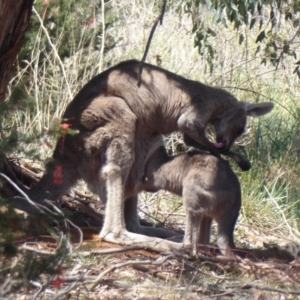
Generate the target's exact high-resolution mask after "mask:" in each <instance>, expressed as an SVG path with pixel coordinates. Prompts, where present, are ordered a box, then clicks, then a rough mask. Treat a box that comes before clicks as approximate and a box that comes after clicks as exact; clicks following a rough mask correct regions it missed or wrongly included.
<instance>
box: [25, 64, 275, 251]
mask: <svg viewBox="0 0 300 300" xmlns="http://www.w3.org/2000/svg"><path fill="white" fill-rule="evenodd" d="M139 68H140V62H139V61H135V60H129V61H125V62H122V63H120V64H118V65H116V66H113V67H111V68H110V69H108V70H106V71H104V72H103V73H101V74H99V75H98V76H96V77H94V78H93V79H92V80H90V81H89V82H88V83H87V84H86V85H85V86H84V87H83V88H82V89H81V90H80V91H79V93H78V94H77V95H76V96H75V98H74V99H73V101H71V103H70V104H69V105H68V107H67V109H66V111H65V113H64V114H63V116H62V118H63V122H64V123H67V124H69V125H68V126H70V127H71V128H72V129H74V130H76V131H77V132H78V133H77V134H75V135H71V134H70V135H66V136H64V137H63V138H60V139H59V140H58V142H57V145H56V148H55V150H54V154H53V164H52V167H51V169H50V170H49V171H48V172H47V173H46V174H45V175H44V176H43V177H42V179H41V180H40V181H39V183H38V184H36V185H35V186H34V187H33V188H32V189H31V190H30V191H29V197H30V198H31V199H32V200H34V201H36V202H38V203H42V202H43V201H44V199H45V198H47V199H56V198H58V197H59V196H61V195H62V194H64V193H65V192H67V191H68V189H69V188H70V187H71V186H73V185H74V184H75V183H76V181H77V180H78V179H83V180H85V181H86V182H87V184H88V185H89V187H90V189H91V190H92V191H93V192H95V193H97V194H98V195H99V197H100V198H101V199H103V200H104V201H105V202H106V210H105V219H104V225H103V227H102V230H101V232H100V236H101V237H102V238H104V239H105V240H106V241H110V242H116V243H122V244H130V245H132V244H134V243H139V245H142V242H145V245H147V246H149V247H152V246H153V247H154V248H155V247H157V244H158V240H155V239H154V238H150V237H146V236H142V235H139V234H136V233H140V234H144V233H146V234H148V235H152V236H159V237H166V236H168V234H166V232H165V231H162V230H158V229H156V228H151V229H150V228H143V227H141V226H140V225H139V220H138V216H137V190H136V186H137V185H138V183H139V182H140V181H141V178H142V175H143V170H144V165H145V162H146V161H147V158H148V157H149V156H150V155H151V154H152V153H153V152H154V151H155V149H156V148H157V147H158V146H159V145H161V140H162V135H163V134H169V133H171V132H174V131H178V130H180V131H181V132H183V133H184V134H185V135H187V136H189V137H190V138H191V139H193V140H195V141H196V142H197V143H199V144H201V145H203V146H204V147H205V148H206V149H208V150H209V151H210V152H211V153H213V154H214V155H216V156H219V155H220V154H219V152H227V151H228V150H229V149H230V147H231V145H232V143H233V142H234V141H235V139H236V138H237V137H238V136H239V135H240V134H241V133H242V132H243V131H244V127H245V124H246V119H247V116H261V115H264V114H266V113H268V112H270V111H271V110H272V108H273V104H272V103H260V104H250V103H246V102H239V101H238V100H237V99H236V98H235V97H234V96H233V95H231V94H230V93H228V92H227V91H225V90H222V89H218V88H213V87H209V86H207V85H205V84H202V83H200V82H197V81H192V80H188V79H186V78H183V77H181V76H178V75H176V74H174V73H171V72H169V71H167V70H164V69H162V68H159V67H156V66H153V65H150V64H144V67H143V73H142V78H141V86H138V79H139ZM208 123H212V124H213V126H214V127H215V130H216V138H217V143H215V144H213V143H211V142H210V141H209V140H208V139H207V137H206V136H205V128H206V126H207V125H208ZM57 175H59V180H56V177H57ZM125 199H126V202H125ZM124 202H125V203H124ZM125 219H126V223H125ZM126 226H127V229H128V230H130V231H132V232H129V231H128V230H127V229H126ZM133 232H135V233H133ZM159 241H160V242H161V243H160V245H163V243H162V240H159ZM151 242H152V244H151V245H152V246H151V245H150V244H149V243H151ZM174 244H176V243H173V244H172V246H174ZM165 245H167V244H165ZM162 248H163V247H162ZM166 248H168V246H166V247H165V249H166ZM169 248H170V247H169Z"/></svg>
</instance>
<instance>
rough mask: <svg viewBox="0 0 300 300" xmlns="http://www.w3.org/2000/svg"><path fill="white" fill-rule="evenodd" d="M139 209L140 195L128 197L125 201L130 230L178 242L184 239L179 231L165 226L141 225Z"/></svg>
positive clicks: (127, 222) (127, 225)
mask: <svg viewBox="0 0 300 300" xmlns="http://www.w3.org/2000/svg"><path fill="white" fill-rule="evenodd" d="M137 211H138V197H137V196H133V197H130V198H127V199H126V201H125V222H126V228H127V229H128V230H129V231H131V232H135V233H139V234H144V235H147V236H153V237H159V238H162V239H170V240H172V241H176V242H181V241H182V235H181V234H179V233H177V232H174V231H171V230H167V229H164V228H157V227H150V226H141V225H140V220H139V217H138V212H137Z"/></svg>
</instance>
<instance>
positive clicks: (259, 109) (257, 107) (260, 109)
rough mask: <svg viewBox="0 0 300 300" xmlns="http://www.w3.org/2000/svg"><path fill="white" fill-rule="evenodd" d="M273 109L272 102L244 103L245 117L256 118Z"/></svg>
mask: <svg viewBox="0 0 300 300" xmlns="http://www.w3.org/2000/svg"><path fill="white" fill-rule="evenodd" d="M273 107H274V104H273V103H272V102H262V103H247V102H244V108H245V111H246V113H247V116H250V117H255V118H258V117H260V116H263V115H265V114H267V113H269V112H270V111H271V110H272V109H273Z"/></svg>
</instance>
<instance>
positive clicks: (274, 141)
mask: <svg viewBox="0 0 300 300" xmlns="http://www.w3.org/2000/svg"><path fill="white" fill-rule="evenodd" d="M110 4H111V5H112V6H113V11H114V12H115V13H116V14H117V18H118V20H119V21H118V23H117V24H116V26H114V27H109V28H105V36H106V37H108V36H112V37H114V39H115V40H116V41H118V43H117V45H116V47H115V48H114V49H113V50H110V51H109V52H107V53H105V52H104V51H103V44H101V45H100V46H101V47H100V48H99V49H100V51H94V50H93V49H92V48H87V49H82V48H81V47H80V43H81V41H76V42H77V44H74V50H73V55H72V56H71V57H69V58H68V59H65V60H63V61H62V60H60V58H59V57H58V56H57V51H56V49H58V48H59V47H60V46H61V45H62V43H63V42H64V41H63V38H62V37H61V38H59V39H57V40H51V37H50V36H49V37H48V33H49V32H48V31H47V28H46V27H44V26H43V25H42V23H41V27H40V30H39V31H38V33H37V38H36V42H35V44H34V46H33V48H32V55H31V60H30V61H27V62H26V67H25V68H23V69H20V70H19V72H18V74H17V75H16V77H15V78H14V80H13V83H14V85H18V84H22V83H24V82H25V83H26V93H27V94H28V95H29V96H30V98H31V100H32V103H33V105H32V106H31V107H29V109H25V110H17V111H16V112H15V113H14V114H13V115H11V116H10V118H7V120H6V121H5V124H4V125H5V128H7V134H9V131H10V130H13V129H15V128H17V129H18V131H19V135H20V138H21V139H23V140H24V141H26V140H27V139H28V138H31V139H32V138H35V137H37V139H36V140H33V142H31V143H30V144H28V143H21V145H22V147H23V148H22V147H21V149H22V151H21V150H19V151H18V155H21V156H22V157H27V156H28V153H29V151H31V150H35V151H36V152H35V154H38V155H37V156H39V157H41V158H43V159H44V158H45V157H49V156H51V151H52V149H51V148H50V147H49V143H50V144H52V145H53V144H54V141H55V139H54V138H53V137H51V136H49V135H48V132H49V129H50V128H51V124H52V122H53V121H54V120H55V119H57V118H60V116H61V115H62V113H63V112H64V110H65V108H66V106H67V104H68V103H69V102H70V101H71V99H72V97H73V96H74V95H75V94H76V93H77V92H78V91H79V89H80V88H81V87H82V86H83V85H84V84H85V83H86V82H87V81H88V80H89V79H90V78H92V77H93V76H94V75H95V74H96V73H98V72H100V71H101V70H102V69H105V68H107V67H108V66H110V65H113V64H116V63H118V62H120V61H122V60H125V59H130V58H136V59H141V58H142V55H143V51H144V48H145V45H146V42H147V39H148V35H149V32H150V29H151V27H152V25H153V21H154V20H155V19H156V17H157V15H158V9H157V3H156V2H151V1H124V0H122V1H118V0H113V1H111V2H110ZM174 5H175V4H174ZM175 10H176V7H175V6H172V7H169V9H168V10H167V12H166V14H165V17H164V23H163V26H158V28H157V30H156V32H155V36H154V39H153V41H152V44H151V47H150V51H149V55H148V57H147V61H148V62H150V63H153V64H159V65H161V66H162V67H163V68H166V69H168V70H170V71H172V72H175V73H178V74H180V75H183V76H186V77H188V78H190V79H195V80H201V81H202V82H204V83H206V84H210V85H216V86H221V87H224V88H226V89H228V90H229V91H230V92H232V93H233V94H235V95H236V96H237V97H238V98H239V99H241V100H246V101H250V102H256V101H259V102H261V101H274V103H275V104H276V105H275V109H274V112H272V114H270V116H267V117H265V118H263V119H262V120H260V121H257V120H253V121H251V122H250V123H249V127H250V133H249V134H248V135H247V136H244V137H243V138H242V140H241V141H239V143H238V144H239V147H238V149H240V150H241V151H244V152H245V153H246V154H247V156H248V157H249V158H250V160H251V161H252V164H253V168H252V169H251V170H250V171H249V172H247V173H241V172H240V171H239V170H238V169H237V168H236V167H235V166H234V168H235V170H236V172H237V174H238V176H239V178H240V181H241V185H242V189H243V208H242V210H241V216H240V219H239V221H238V224H237V229H236V235H235V236H236V240H237V245H238V246H240V247H241V246H246V247H249V248H259V247H264V246H266V243H267V244H268V243H270V244H272V243H277V244H278V243H281V242H282V241H299V239H300V235H299V232H298V228H299V219H300V218H299V217H300V203H299V196H300V188H299V187H300V184H299V176H298V175H299V173H300V168H299V159H298V157H299V149H300V148H299V145H300V142H299V125H298V123H299V104H298V102H297V97H298V95H299V80H298V78H297V77H296V76H294V75H292V71H293V69H294V64H293V63H294V62H293V61H292V60H290V59H286V60H284V62H283V63H282V64H280V66H279V68H278V69H277V70H275V68H274V67H273V66H271V65H266V66H265V65H261V60H262V59H263V57H262V54H260V53H259V54H255V50H256V44H255V42H254V39H255V35H254V34H253V33H251V32H248V31H247V30H246V29H245V28H241V29H240V32H243V33H244V34H245V37H246V41H245V43H244V44H242V45H239V43H238V41H237V40H236V36H237V32H236V31H234V30H232V29H231V28H228V29H224V28H223V27H221V26H219V25H215V24H212V28H213V29H214V30H215V31H216V32H217V33H218V36H217V38H216V39H215V40H213V41H212V43H213V44H214V46H215V49H216V50H217V56H216V59H215V63H214V70H213V73H212V74H210V73H209V72H208V64H207V61H206V60H205V58H202V57H200V56H199V55H198V53H197V49H195V48H194V47H193V36H192V34H191V20H190V18H189V17H188V15H185V14H183V15H181V16H180V17H179V16H178V14H177V13H176V12H175ZM34 15H35V17H38V15H37V13H36V12H35V14H34ZM103 17H104V18H106V17H107V16H106V15H104V16H103V14H99V18H98V26H102V25H103ZM206 17H208V18H209V15H208V16H206ZM286 26H287V25H286ZM84 30H86V31H88V30H93V29H88V28H83V34H85V32H84ZM281 30H282V33H281V34H282V36H285V35H287V33H288V32H289V31H290V30H294V29H291V28H288V27H285V26H282V29H281ZM42 36H46V37H47V38H48V40H49V43H50V40H51V47H50V48H49V50H47V49H41V48H40V47H39V39H40V38H41V37H42ZM42 56H43V57H45V63H44V64H43V65H42V66H40V64H39V61H40V59H41V57H42ZM29 75H30V76H29ZM180 143H182V142H181V139H180V136H179V135H178V134H174V135H172V136H171V137H168V139H167V144H168V148H169V149H170V151H172V152H173V153H174V152H176V151H177V150H178V147H180ZM37 149H38V151H37ZM30 155H31V154H30ZM31 158H32V157H31ZM140 199H141V201H140V203H141V204H140V207H141V210H142V211H141V215H142V216H143V217H145V216H148V217H149V216H152V217H154V218H155V220H158V221H160V222H163V223H164V224H167V225H170V226H172V227H173V228H177V229H180V228H182V225H183V224H184V212H183V208H182V207H181V206H180V200H179V199H177V198H174V197H173V196H172V195H170V194H167V193H164V192H162V193H159V194H158V195H155V196H153V195H149V194H143V195H142V196H141V197H140ZM152 221H153V220H152ZM141 258H145V257H144V256H141ZM106 259H107V257H101V259H100V260H99V259H98V258H94V257H91V258H90V260H91V261H90V262H87V261H86V259H85V260H82V258H79V257H77V258H76V259H75V258H72V259H71V264H67V266H68V268H70V265H71V266H72V267H71V268H70V269H68V270H67V269H66V270H65V272H66V273H65V274H68V275H69V274H73V273H72V272H73V271H74V269H76V268H77V267H76V266H78V269H77V271H76V272H77V273H76V272H75V271H74V272H75V273H76V274H79V273H80V272H83V273H82V274H87V273H86V272H87V270H89V271H91V270H94V272H95V274H94V275H93V276H96V275H97V274H98V273H99V272H100V271H101V270H104V269H105V268H106V267H107V264H108V261H107V260H106ZM110 259H111V260H109V263H115V264H117V263H119V262H121V261H124V259H125V260H126V258H124V256H122V258H121V259H119V258H117V257H115V256H113V257H111V258H110ZM127 259H130V257H129V258H128V257H127ZM95 261H97V264H95ZM99 261H101V264H98V263H99ZM105 262H106V263H105ZM102 263H103V264H102ZM195 266H196V267H195ZM128 268H129V269H128ZM161 268H162V269H167V270H169V271H168V272H169V273H168V274H169V275H170V277H168V276H169V275H168V276H166V278H165V279H161V278H157V277H156V275H155V274H158V273H159V272H160V271H161V269H157V270H156V271H155V272H154V271H153V272H154V273H151V272H150V271H149V270H148V271H147V272H146V273H145V274H144V273H143V271H141V270H138V271H137V270H136V269H134V268H132V267H126V268H125V270H123V269H120V270H117V271H116V272H115V273H114V272H111V273H108V275H107V276H106V277H104V279H103V280H104V281H103V283H102V286H101V288H99V289H98V290H97V293H96V292H95V293H94V294H91V293H90V292H87V290H86V284H85V283H79V282H77V284H75V286H76V288H77V287H78V286H80V287H78V291H80V294H79V296H78V297H79V298H82V299H179V298H182V299H197V297H198V298H199V297H200V298H201V299H205V297H207V299H211V298H210V297H211V295H212V294H214V295H215V297H217V298H220V299H227V298H228V299H232V297H231V296H232V295H236V297H237V298H238V297H245V299H255V298H256V299H277V298H278V299H279V296H278V295H279V294H278V293H275V294H274V293H273V292H270V291H269V292H266V291H262V292H253V291H255V289H254V290H253V289H250V291H246V290H244V289H243V286H245V285H246V284H255V285H264V286H273V287H278V286H282V285H284V283H285V279H286V280H287V279H288V281H289V280H291V281H289V282H294V284H295V286H298V285H299V282H298V281H297V279H296V278H295V277H294V275H293V274H294V273H293V274H292V273H288V270H287V268H288V267H287V266H283V265H280V266H277V267H273V266H272V267H266V269H264V268H263V267H260V266H257V265H255V264H254V265H253V263H247V262H242V263H240V264H228V265H227V264H223V263H220V262H213V263H210V262H201V261H200V262H198V263H196V264H193V268H194V269H193V268H192V269H189V267H187V265H185V263H184V260H183V259H181V258H180V259H178V258H171V259H170V260H168V262H167V263H164V265H163V267H161ZM282 268H283V269H282ZM83 269H84V270H85V271H82V270H83ZM78 270H80V271H78ZM203 270H205V271H206V272H208V273H209V274H210V275H209V276H207V275H205V276H204V275H203ZM291 270H292V271H295V272H296V271H297V270H298V269H293V268H292V269H291ZM282 272H283V273H282ZM80 274H81V273H80ZM141 274H143V275H141ZM237 275H238V276H237ZM268 276H270V277H268ZM219 277H221V278H219ZM171 278H173V279H174V278H175V281H172V280H173V279H172V280H171ZM268 278H269V279H268ZM291 278H292V279H291ZM94 279H95V277H94ZM121 279H122V280H123V281H122V284H123V285H124V286H123V287H122V285H118V284H119V280H121ZM105 280H106V281H105ZM236 280H238V282H236ZM232 282H234V284H233V283H232ZM295 282H296V283H295ZM133 283H134V288H133V287H132V286H133ZM291 285H292V283H291ZM67 286H70V283H66V288H67ZM226 286H227V287H226ZM229 286H232V287H231V288H230V287H229ZM284 288H285V289H289V288H290V286H285V287H284ZM47 289H48V288H47ZM29 290H31V291H32V287H30V288H29ZM75 290H76V289H73V290H72V291H71V292H70V294H69V295H70V297H71V299H72V297H73V298H74V299H75V298H76V296H75V295H74V291H75ZM46 294H47V293H46ZM75 294H76V293H75ZM56 295H57V294H56ZM218 295H219V296H218ZM31 296H32V295H31ZM31 296H28V297H29V298H28V299H30V297H31ZM26 297H27V296H26ZM26 297H25V298H24V299H27V298H26ZM47 297H48V298H49V299H54V298H55V296H53V294H49V296H45V298H43V299H47ZM93 297H94V298H93ZM101 297H102V298H101ZM105 297H106V298H105ZM122 297H123V298H122ZM251 297H252V298H251ZM273 297H274V298H273ZM276 297H277V298H276ZM293 297H294V296H291V298H288V299H293ZM295 297H296V296H295ZM200 298H199V299H200ZM280 299H283V298H280ZM285 299H287V298H285ZM295 299H296V298H295Z"/></svg>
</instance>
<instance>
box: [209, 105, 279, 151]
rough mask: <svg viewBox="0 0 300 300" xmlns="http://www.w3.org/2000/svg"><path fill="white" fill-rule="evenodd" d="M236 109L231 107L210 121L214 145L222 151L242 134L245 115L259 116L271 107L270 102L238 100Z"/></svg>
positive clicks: (244, 125) (226, 149) (228, 147)
mask: <svg viewBox="0 0 300 300" xmlns="http://www.w3.org/2000/svg"><path fill="white" fill-rule="evenodd" d="M238 103H239V105H238V107H237V108H236V109H232V110H231V111H230V113H227V114H226V115H225V116H223V117H222V118H219V119H218V118H217V119H215V120H213V121H212V124H213V126H214V128H215V131H216V140H217V142H216V143H214V146H215V147H216V148H218V149H220V150H221V151H223V152H227V151H229V149H230V147H231V146H232V144H233V143H234V141H235V140H236V139H237V138H238V137H239V136H240V135H242V133H244V131H245V127H246V124H247V116H250V117H261V116H263V115H265V114H267V113H269V112H270V111H271V110H272V109H273V106H274V105H273V103H272V102H263V103H256V104H251V103H247V102H238Z"/></svg>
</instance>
